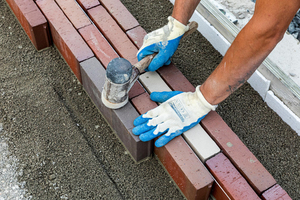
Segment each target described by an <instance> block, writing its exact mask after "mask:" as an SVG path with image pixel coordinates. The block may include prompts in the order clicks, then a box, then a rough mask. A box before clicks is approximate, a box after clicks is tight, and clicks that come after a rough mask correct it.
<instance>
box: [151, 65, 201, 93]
mask: <svg viewBox="0 0 300 200" xmlns="http://www.w3.org/2000/svg"><path fill="white" fill-rule="evenodd" d="M157 72H158V73H159V74H160V76H161V77H162V78H163V79H164V81H165V82H166V83H167V84H168V85H169V87H170V88H172V90H177V91H183V92H194V91H195V87H194V86H193V85H192V84H191V83H190V82H189V81H188V80H187V78H186V77H185V76H184V75H183V74H182V73H181V71H180V70H179V69H178V68H177V67H176V66H175V65H174V64H173V63H171V64H170V65H167V66H163V67H161V68H159V69H158V70H157Z"/></svg>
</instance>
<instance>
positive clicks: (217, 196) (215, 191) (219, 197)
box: [210, 180, 230, 200]
mask: <svg viewBox="0 0 300 200" xmlns="http://www.w3.org/2000/svg"><path fill="white" fill-rule="evenodd" d="M210 195H211V196H213V197H214V200H230V198H229V196H228V195H227V194H226V192H225V191H224V189H223V188H222V187H221V186H220V184H219V183H218V182H217V181H216V180H215V183H214V184H213V187H212V189H211V194H210Z"/></svg>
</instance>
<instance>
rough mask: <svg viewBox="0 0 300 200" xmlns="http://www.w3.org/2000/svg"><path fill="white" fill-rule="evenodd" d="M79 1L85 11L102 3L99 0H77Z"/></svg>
mask: <svg viewBox="0 0 300 200" xmlns="http://www.w3.org/2000/svg"><path fill="white" fill-rule="evenodd" d="M77 2H78V4H79V5H80V6H81V8H82V9H83V10H84V11H85V12H86V11H87V10H88V9H90V8H93V7H96V6H99V5H100V2H99V1H98V0H77Z"/></svg>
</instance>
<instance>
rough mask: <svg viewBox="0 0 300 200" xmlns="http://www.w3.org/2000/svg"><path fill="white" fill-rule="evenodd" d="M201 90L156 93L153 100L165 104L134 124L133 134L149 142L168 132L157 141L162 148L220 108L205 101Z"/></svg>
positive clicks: (156, 144)
mask: <svg viewBox="0 0 300 200" xmlns="http://www.w3.org/2000/svg"><path fill="white" fill-rule="evenodd" d="M199 87H200V86H198V87H197V88H196V91H195V92H179V91H173V92H153V93H152V94H151V95H150V98H151V100H153V101H156V102H159V103H162V102H164V103H162V104H161V105H160V106H158V107H156V108H154V109H152V110H150V111H148V112H147V113H145V114H143V115H141V116H139V117H137V118H136V119H135V120H134V122H133V124H134V126H135V127H134V128H133V130H132V132H133V134H135V135H139V138H140V140H142V141H144V142H145V141H149V140H152V139H154V138H156V137H158V136H160V135H162V134H164V133H165V134H164V135H163V136H161V137H160V138H159V139H157V140H156V142H155V146H156V147H162V146H164V145H165V144H167V143H168V142H169V141H171V140H172V139H173V138H175V137H177V136H179V135H181V134H182V133H183V132H185V131H187V130H189V129H190V128H192V127H194V126H195V125H196V124H199V122H200V121H201V120H202V119H203V118H204V117H205V116H206V115H207V113H208V112H209V111H211V110H215V109H216V107H217V106H216V105H211V104H209V103H208V102H207V101H206V100H205V98H204V96H203V95H202V93H201V91H200V89H199Z"/></svg>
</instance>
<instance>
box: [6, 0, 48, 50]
mask: <svg viewBox="0 0 300 200" xmlns="http://www.w3.org/2000/svg"><path fill="white" fill-rule="evenodd" d="M6 2H7V3H8V5H9V7H10V8H11V10H12V11H13V13H14V14H15V16H16V17H17V19H18V20H19V22H20V24H21V26H22V27H23V29H24V31H25V32H26V34H27V35H28V37H29V39H30V40H31V42H32V44H33V45H34V46H35V48H36V49H37V50H41V49H44V48H46V47H49V46H50V45H51V37H50V30H49V26H48V23H47V20H46V18H45V17H44V15H43V14H42V12H41V11H40V10H39V8H38V7H37V5H36V4H35V3H34V1H30V0H29V1H21V0H6Z"/></svg>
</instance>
